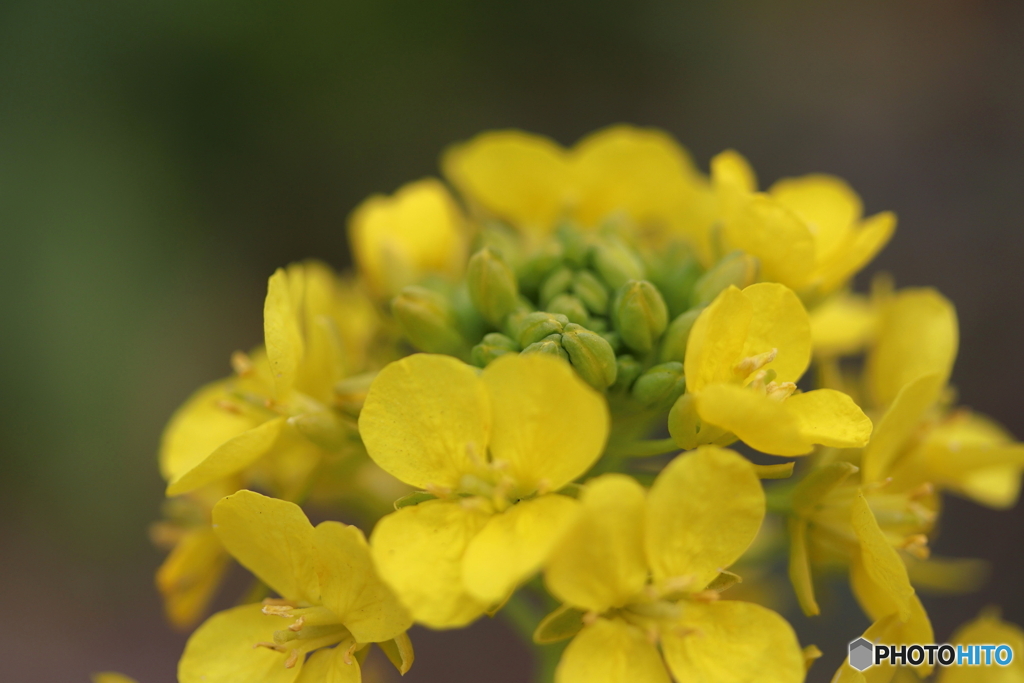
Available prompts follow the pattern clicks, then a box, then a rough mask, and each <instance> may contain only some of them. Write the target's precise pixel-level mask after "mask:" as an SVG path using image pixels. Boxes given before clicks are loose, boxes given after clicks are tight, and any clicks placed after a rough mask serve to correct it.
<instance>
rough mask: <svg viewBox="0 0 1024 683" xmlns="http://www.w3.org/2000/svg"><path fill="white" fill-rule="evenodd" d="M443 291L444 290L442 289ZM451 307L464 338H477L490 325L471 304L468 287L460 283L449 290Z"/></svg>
mask: <svg viewBox="0 0 1024 683" xmlns="http://www.w3.org/2000/svg"><path fill="white" fill-rule="evenodd" d="M442 291H444V290H442ZM449 301H450V302H451V307H452V314H453V315H454V316H455V325H456V326H457V327H458V329H459V332H461V333H462V336H463V338H464V339H479V338H480V337H481V336H483V334H484V332H485V331H487V328H489V327H490V325H488V323H487V321H486V320H484V318H483V316H482V315H480V311H478V310H477V308H476V306H475V305H473V300H472V299H471V298H470V296H469V287H467V286H466V283H465V282H463V283H461V284H460V285H459V286H458V287H456V288H455V289H454V290H453V291H452V292H451V297H450V299H449Z"/></svg>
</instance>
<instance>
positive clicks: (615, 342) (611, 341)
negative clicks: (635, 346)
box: [591, 322, 622, 353]
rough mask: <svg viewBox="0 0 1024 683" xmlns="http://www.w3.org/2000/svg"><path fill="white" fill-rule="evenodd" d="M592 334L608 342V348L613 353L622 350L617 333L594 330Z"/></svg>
mask: <svg viewBox="0 0 1024 683" xmlns="http://www.w3.org/2000/svg"><path fill="white" fill-rule="evenodd" d="M591 326H593V322H591ZM594 332H597V333H598V334H599V335H601V336H602V337H604V340H605V341H606V342H608V346H610V347H612V350H613V351H615V353H618V352H619V351H621V350H622V337H621V336H619V333H618V332H615V331H614V330H594Z"/></svg>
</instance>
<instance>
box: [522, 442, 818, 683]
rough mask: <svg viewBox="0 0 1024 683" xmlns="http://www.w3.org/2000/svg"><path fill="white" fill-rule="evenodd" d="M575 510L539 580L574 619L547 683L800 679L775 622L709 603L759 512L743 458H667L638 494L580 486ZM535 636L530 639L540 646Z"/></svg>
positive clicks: (623, 488) (750, 610) (619, 478)
mask: <svg viewBox="0 0 1024 683" xmlns="http://www.w3.org/2000/svg"><path fill="white" fill-rule="evenodd" d="M580 502H581V506H582V510H581V514H580V515H579V518H578V521H576V522H575V524H574V525H573V526H572V527H571V528H570V530H569V531H568V532H567V534H566V536H565V539H564V540H563V541H562V543H560V544H559V547H558V548H557V549H556V550H555V551H554V552H553V553H552V555H551V558H550V560H549V561H548V563H547V566H546V568H545V572H544V579H545V583H546V585H547V587H548V589H549V590H550V591H551V593H552V594H553V595H554V596H555V597H556V598H558V599H559V600H561V601H563V602H564V603H565V605H566V606H567V607H570V608H574V609H575V610H578V611H579V612H582V613H584V615H583V617H582V619H581V620H580V621H579V627H580V628H579V629H578V630H579V633H578V635H576V636H575V637H574V639H573V641H572V642H571V643H570V644H569V646H568V648H567V649H566V650H565V653H564V655H563V656H562V661H561V663H560V664H559V666H558V670H557V673H556V681H558V683H619V682H622V683H625V682H627V681H650V682H652V683H654V682H657V681H665V682H666V683H667V681H669V672H671V675H672V676H673V677H674V679H675V680H677V681H694V680H736V681H739V680H753V679H755V678H756V680H759V681H767V682H771V683H782V682H786V681H793V682H796V681H801V680H803V676H804V659H803V655H802V653H801V651H800V647H799V645H798V643H797V639H796V635H795V634H794V633H793V630H792V628H791V627H790V626H789V624H788V623H786V621H785V619H783V618H782V617H781V616H779V615H778V614H776V613H775V612H772V611H771V610H769V609H766V608H764V607H761V606H760V605H755V604H753V603H748V602H738V601H729V600H719V591H718V590H717V589H716V587H715V582H716V580H718V579H720V578H722V577H723V576H724V577H730V578H731V579H734V578H735V577H734V575H730V574H729V572H728V571H726V568H727V567H729V566H730V565H732V564H733V562H735V561H736V560H737V559H738V558H739V557H740V556H741V555H742V554H743V552H744V551H745V550H746V549H747V547H748V546H749V545H750V543H751V542H752V541H753V540H754V537H755V536H756V534H757V532H758V529H759V528H760V526H761V521H762V519H763V518H764V514H765V502H764V493H763V491H762V489H761V482H760V481H759V480H758V477H757V475H756V474H755V473H754V469H753V467H751V466H750V463H748V462H747V461H746V460H745V459H743V458H742V457H741V456H739V455H738V454H736V453H734V452H732V451H728V450H724V449H720V448H716V447H714V446H703V447H701V448H698V449H697V450H696V451H694V452H692V453H689V454H684V455H681V456H679V457H677V458H676V459H675V460H673V461H672V463H671V464H670V465H669V466H668V467H666V468H665V469H664V470H663V471H662V472H661V474H659V475H658V478H657V479H656V480H655V482H654V486H653V487H652V489H651V491H650V492H649V493H647V492H645V491H644V489H643V487H642V486H640V484H638V483H637V482H636V481H635V480H633V479H632V478H630V477H627V476H624V475H621V474H607V475H603V476H601V477H598V478H596V479H593V480H591V481H589V482H588V483H587V485H586V487H585V490H584V491H583V494H582V496H581V500H580ZM564 610H565V608H563V611H564ZM555 616H560V613H556V615H555ZM549 621H550V620H549ZM546 626H547V624H542V625H541V627H540V628H539V629H538V633H537V636H536V637H538V638H540V639H541V640H544V639H545V630H546ZM659 645H660V652H659ZM666 668H667V670H666Z"/></svg>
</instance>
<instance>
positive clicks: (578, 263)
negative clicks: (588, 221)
mask: <svg viewBox="0 0 1024 683" xmlns="http://www.w3.org/2000/svg"><path fill="white" fill-rule="evenodd" d="M557 234H558V241H559V242H561V243H562V248H563V250H564V252H563V258H564V259H565V262H566V263H567V264H568V265H570V266H572V267H574V268H582V267H583V266H584V265H585V264H586V262H587V240H586V238H585V237H584V236H583V233H581V232H580V231H579V230H577V229H576V228H575V227H574V226H573V225H571V224H569V223H564V224H562V225H561V226H559V228H558V233H557Z"/></svg>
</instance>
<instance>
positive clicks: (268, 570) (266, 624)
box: [178, 491, 412, 683]
mask: <svg viewBox="0 0 1024 683" xmlns="http://www.w3.org/2000/svg"><path fill="white" fill-rule="evenodd" d="M213 523H214V528H215V529H216V532H217V535H218V537H219V538H220V540H221V542H222V543H223V544H224V546H225V547H226V548H227V549H228V551H229V552H230V553H231V554H232V555H233V556H234V557H235V559H237V560H238V561H239V562H240V563H241V564H242V565H243V566H245V567H246V568H247V569H249V570H250V571H251V572H252V573H253V574H255V575H256V576H257V577H258V578H259V579H260V580H261V581H263V582H264V583H265V584H266V585H268V586H270V588H271V589H273V590H274V591H275V592H276V593H277V594H278V595H280V596H281V598H280V599H268V600H265V601H264V602H263V604H250V605H242V606H241V607H235V608H233V609H229V610H227V611H224V612H220V613H219V614H216V615H214V616H213V617H211V618H210V619H208V620H207V621H206V622H205V623H204V624H203V625H202V626H200V627H199V629H197V630H196V632H195V633H193V634H192V637H191V638H189V640H188V643H187V644H186V645H185V652H184V654H183V655H182V657H181V661H180V662H179V664H178V680H179V681H181V683H199V682H203V683H217V682H218V681H224V682H225V683H227V682H228V681H239V680H244V681H252V682H253V683H262V682H266V683H271V682H273V683H290V682H291V681H296V680H299V681H301V682H303V683H304V682H305V681H309V682H310V683H313V681H325V680H333V681H354V682H356V681H359V680H360V673H359V662H358V657H357V654H356V653H358V652H360V651H361V650H364V649H365V647H366V645H367V644H369V643H385V642H387V641H395V640H396V639H397V640H399V641H402V642H403V647H404V648H405V649H408V646H407V639H406V637H405V635H404V633H405V631H406V629H408V628H409V626H410V625H411V624H412V621H411V619H410V618H409V617H408V614H407V613H406V611H405V610H404V609H403V608H402V607H401V605H399V604H398V602H397V601H396V600H395V597H394V595H393V594H392V593H391V592H390V591H389V590H388V589H387V587H386V586H385V585H384V584H383V583H381V581H380V579H379V578H378V577H377V574H376V572H375V571H374V568H373V564H372V562H371V560H370V553H369V548H368V547H367V544H366V539H365V538H364V537H363V534H362V532H361V531H359V529H357V528H356V527H352V526H346V525H344V524H341V523H339V522H323V523H321V524H319V525H318V526H317V527H316V528H314V527H313V526H312V525H311V524H310V523H309V520H307V519H306V516H305V514H303V512H302V509H301V508H299V507H298V506H297V505H294V504H293V503H288V502H285V501H282V500H277V499H275V498H267V497H266V496H261V495H259V494H258V493H253V492H251V491H239V492H238V493H235V494H233V495H231V496H228V497H227V498H224V499H222V500H221V501H220V502H219V503H218V504H217V506H216V507H215V508H214V511H213ZM388 647H391V645H386V646H385V648H386V649H387V648H388ZM322 648H333V649H322ZM311 652H313V653H314V655H313V657H311V658H310V659H309V660H308V661H306V655H307V654H309V653H311ZM409 663H411V660H410V661H409ZM406 668H407V667H406ZM403 673H404V671H403ZM313 674H315V676H314V675H313Z"/></svg>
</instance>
